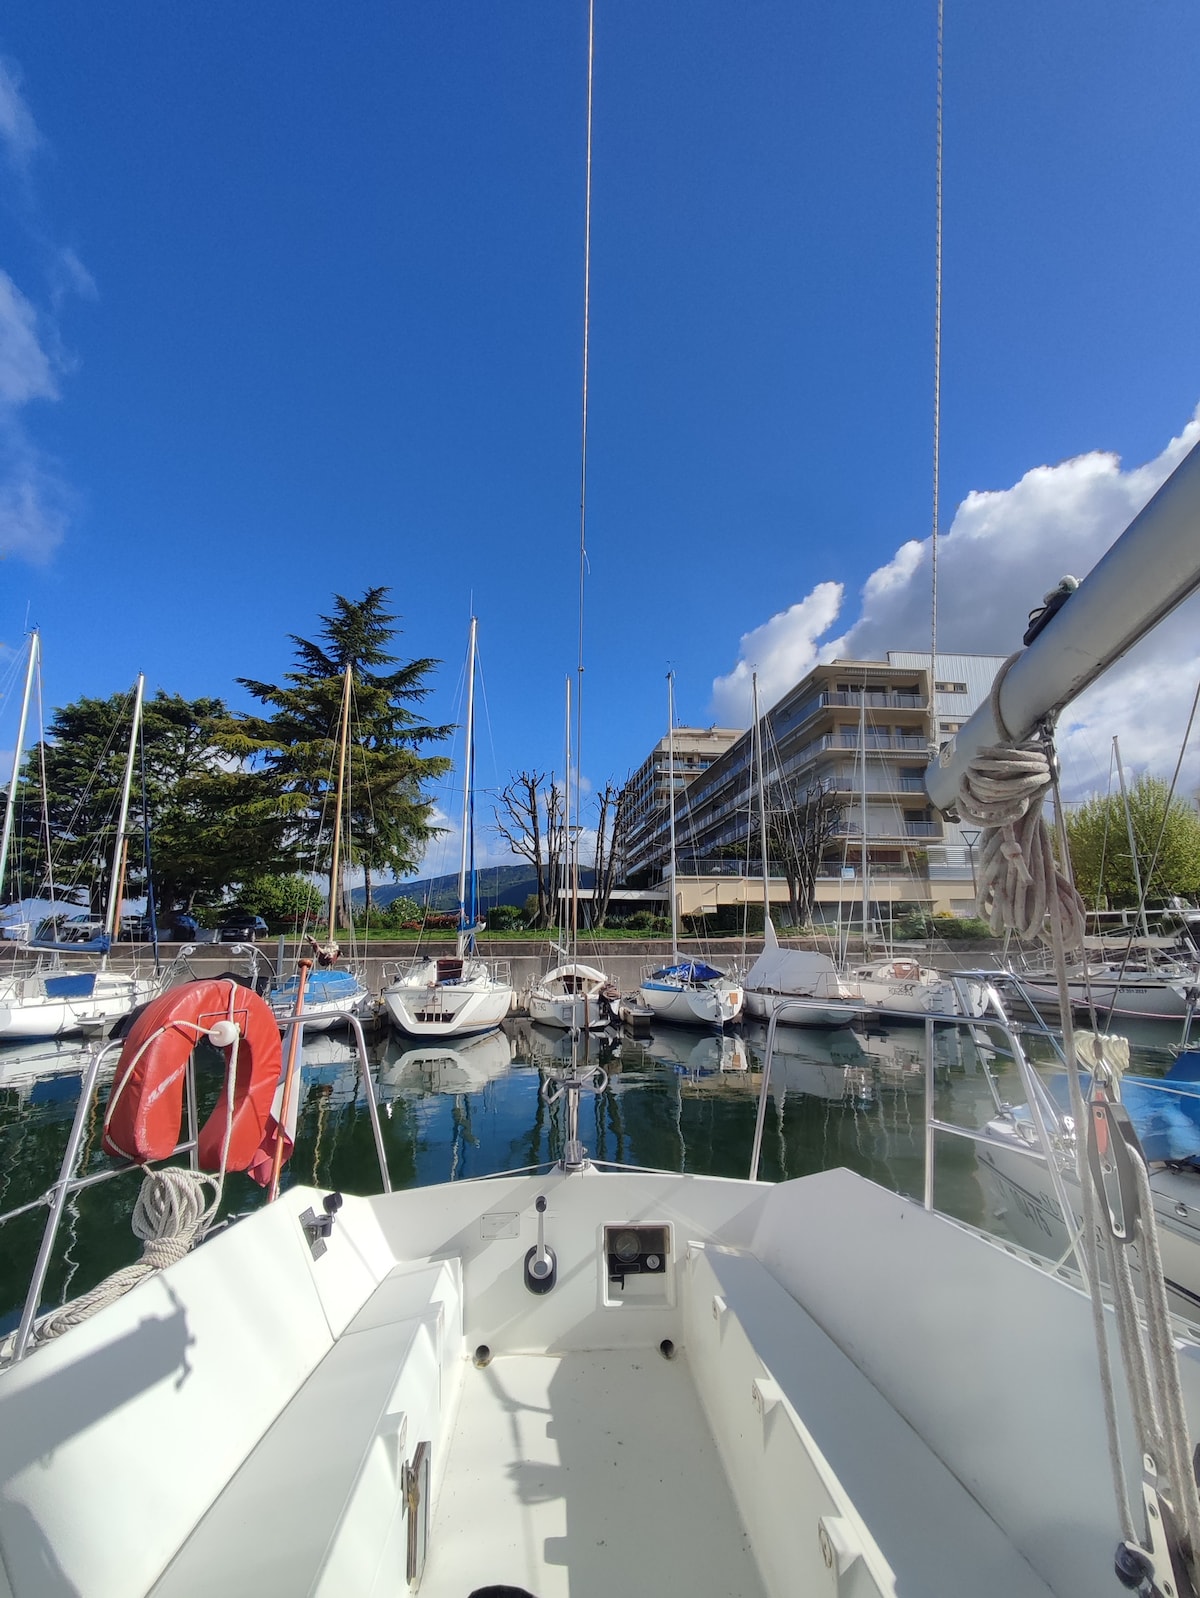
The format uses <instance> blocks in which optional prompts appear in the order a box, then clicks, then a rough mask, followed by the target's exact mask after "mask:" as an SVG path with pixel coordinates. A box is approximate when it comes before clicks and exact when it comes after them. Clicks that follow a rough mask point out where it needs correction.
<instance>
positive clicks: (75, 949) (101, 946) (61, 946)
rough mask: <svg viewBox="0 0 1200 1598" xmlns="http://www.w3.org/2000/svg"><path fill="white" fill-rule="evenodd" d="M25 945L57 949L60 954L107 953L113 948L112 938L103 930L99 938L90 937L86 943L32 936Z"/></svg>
mask: <svg viewBox="0 0 1200 1598" xmlns="http://www.w3.org/2000/svg"><path fill="white" fill-rule="evenodd" d="M25 947H26V948H27V949H56V950H57V951H58V952H59V953H60V954H107V953H108V951H109V949H111V948H112V939H111V938H110V937H109V935H108V933H107V932H102V933H101V934H100V936H99V937H98V938H89V939H88V941H87V942H86V943H56V942H55V940H54V939H53V938H30V940H29V942H28V943H27V944H26V945H25Z"/></svg>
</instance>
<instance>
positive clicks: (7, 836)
mask: <svg viewBox="0 0 1200 1598" xmlns="http://www.w3.org/2000/svg"><path fill="white" fill-rule="evenodd" d="M39 643H40V636H39V634H38V630H37V628H36V627H35V628H34V630H33V631H32V632H31V633H30V635H29V660H28V663H27V664H26V667H25V691H24V693H23V694H22V695H21V720H20V722H19V723H18V726H17V747H16V748H15V749H14V750H13V763H12V776H11V777H10V779H9V783H8V799H7V801H6V803H5V806H4V830H3V833H0V898H3V896H4V883H5V876H4V873H5V870H6V868H7V866H8V846H9V843H10V842H11V840H12V829H13V817H14V816H15V814H16V808H17V783H18V781H19V779H20V776H21V756H22V755H23V754H24V752H25V725H26V723H27V722H28V720H29V701H30V698H31V696H32V694H33V676H34V672H35V671H36V670H37V658H38V645H39Z"/></svg>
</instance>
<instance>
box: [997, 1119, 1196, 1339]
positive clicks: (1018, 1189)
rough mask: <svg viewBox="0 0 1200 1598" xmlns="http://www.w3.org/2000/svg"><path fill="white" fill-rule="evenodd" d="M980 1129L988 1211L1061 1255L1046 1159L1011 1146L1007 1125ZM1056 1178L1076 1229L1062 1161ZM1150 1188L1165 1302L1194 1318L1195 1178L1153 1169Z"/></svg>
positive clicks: (1078, 1213)
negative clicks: (1060, 1176) (1060, 1181)
mask: <svg viewBox="0 0 1200 1598" xmlns="http://www.w3.org/2000/svg"><path fill="white" fill-rule="evenodd" d="M985 1130H986V1131H987V1132H988V1133H989V1134H990V1141H989V1142H987V1143H980V1144H977V1145H976V1151H977V1153H978V1156H979V1168H980V1175H981V1180H982V1181H983V1184H984V1190H985V1192H986V1193H987V1196H988V1200H989V1202H990V1204H991V1206H992V1209H993V1213H994V1214H995V1215H996V1216H997V1217H998V1218H1000V1219H1002V1220H1003V1223H1004V1225H1005V1227H1006V1228H1007V1230H1008V1231H1009V1232H1011V1233H1012V1235H1013V1237H1014V1238H1016V1240H1017V1242H1019V1243H1020V1244H1021V1245H1022V1247H1024V1248H1027V1249H1029V1250H1031V1251H1032V1252H1033V1253H1035V1254H1041V1255H1043V1256H1044V1257H1046V1258H1047V1259H1055V1260H1057V1259H1060V1258H1061V1257H1062V1255H1063V1254H1065V1253H1066V1251H1067V1248H1068V1245H1069V1243H1070V1241H1071V1240H1070V1238H1069V1236H1068V1234H1067V1228H1066V1224H1065V1222H1064V1221H1063V1216H1062V1211H1061V1210H1060V1209H1059V1207H1058V1201H1057V1199H1056V1198H1055V1196H1054V1188H1053V1185H1052V1184H1051V1181H1050V1173H1049V1172H1048V1171H1047V1169H1046V1166H1045V1164H1044V1163H1043V1162H1042V1161H1041V1160H1037V1159H1034V1158H1032V1157H1031V1156H1030V1155H1028V1154H1023V1153H1021V1152H1020V1150H1019V1149H1018V1148H1016V1147H1015V1146H1014V1145H1015V1144H1016V1143H1017V1142H1018V1141H1020V1140H1019V1139H1018V1138H1017V1137H1016V1136H1015V1135H1014V1133H1013V1131H1012V1128H1011V1126H1010V1125H1008V1124H1007V1123H1005V1122H1000V1121H992V1122H989V1124H988V1126H987V1127H986V1128H985ZM1063 1182H1064V1186H1065V1188H1066V1192H1067V1198H1068V1202H1069V1204H1070V1207H1071V1210H1072V1213H1073V1216H1074V1222H1075V1226H1076V1227H1077V1228H1079V1227H1082V1225H1083V1200H1082V1196H1081V1193H1080V1188H1079V1179H1078V1177H1077V1175H1076V1173H1075V1170H1074V1167H1073V1166H1072V1165H1071V1164H1070V1163H1069V1162H1068V1164H1067V1166H1066V1167H1065V1169H1064V1170H1063ZM1150 1189H1151V1191H1152V1193H1153V1194H1154V1212H1155V1216H1156V1219H1157V1222H1158V1241H1159V1248H1160V1251H1161V1254H1162V1263H1163V1278H1164V1280H1165V1282H1166V1284H1167V1293H1168V1297H1169V1298H1170V1300H1171V1307H1172V1309H1174V1310H1175V1311H1176V1313H1177V1314H1180V1315H1184V1316H1186V1317H1187V1318H1188V1319H1189V1320H1195V1319H1196V1316H1197V1313H1198V1312H1200V1176H1197V1175H1196V1173H1194V1172H1190V1171H1189V1172H1181V1171H1171V1170H1166V1169H1162V1168H1154V1167H1152V1168H1151V1170H1150ZM1135 1274H1136V1266H1135Z"/></svg>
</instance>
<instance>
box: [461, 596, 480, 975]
mask: <svg viewBox="0 0 1200 1598" xmlns="http://www.w3.org/2000/svg"><path fill="white" fill-rule="evenodd" d="M478 626H479V623H478V621H477V620H476V618H475V617H474V616H472V617H471V632H470V637H469V640H468V643H467V728H466V749H465V754H464V758H463V808H462V850H461V852H460V854H459V862H458V957H459V959H460V960H461V959H462V957H463V955H464V954H466V953H467V952H468V950H469V949H471V948H473V947H474V943H475V929H474V927H473V926H472V925H470V924H469V923H468V921H467V862H468V859H469V860H470V865H471V872H472V875H474V870H475V855H474V849H473V848H472V843H473V840H472V837H471V798H472V793H473V790H474V787H475V632H476V629H477V628H478Z"/></svg>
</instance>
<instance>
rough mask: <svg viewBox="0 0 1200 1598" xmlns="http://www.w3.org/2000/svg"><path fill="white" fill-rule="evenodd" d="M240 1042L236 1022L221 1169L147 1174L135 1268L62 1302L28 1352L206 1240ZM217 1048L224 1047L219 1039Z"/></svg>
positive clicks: (8, 1353)
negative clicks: (212, 1172)
mask: <svg viewBox="0 0 1200 1598" xmlns="http://www.w3.org/2000/svg"><path fill="white" fill-rule="evenodd" d="M235 995H236V984H235V983H233V982H231V983H230V984H229V1016H228V1019H229V1021H230V1022H233V1018H234V1005H235ZM174 1024H175V1025H180V1026H189V1027H192V1028H193V1030H195V1032H196V1033H197V1034H198V1035H205V1033H206V1032H207V1033H208V1035H210V1036H211V1035H212V1031H211V1030H210V1029H206V1028H204V1027H201V1026H198V1025H194V1024H193V1023H190V1022H176V1023H174ZM162 1030H166V1029H165V1028H164V1029H162ZM161 1035H162V1031H159V1032H156V1033H155V1034H154V1035H153V1036H152V1037H151V1038H149V1039H148V1040H147V1041H146V1043H144V1044H143V1045H142V1048H141V1049H140V1050H139V1051H138V1054H137V1055H136V1057H135V1060H136V1059H140V1058H141V1056H142V1055H143V1054H144V1053H145V1052H146V1049H147V1048H148V1047H149V1045H150V1044H151V1043H152V1042H154V1041H155V1039H156V1038H158V1037H160V1036H161ZM241 1042H242V1034H241V1029H240V1028H238V1027H237V1026H236V1024H235V1026H234V1034H233V1039H232V1043H231V1045H230V1047H231V1054H230V1058H229V1064H228V1066H227V1067H226V1071H225V1136H224V1139H223V1140H222V1143H221V1165H220V1169H219V1170H218V1171H217V1174H216V1175H215V1176H210V1175H208V1174H207V1173H206V1172H204V1171H193V1170H189V1169H188V1168H186V1167H185V1166H179V1165H167V1166H164V1167H162V1169H161V1170H157V1171H149V1170H148V1171H147V1172H146V1174H145V1175H144V1176H143V1178H142V1185H141V1187H140V1188H139V1190H138V1196H137V1200H136V1202H135V1203H134V1207H133V1215H132V1217H131V1219H130V1226H131V1228H132V1230H133V1235H134V1236H135V1237H137V1238H140V1239H141V1242H142V1257H141V1259H140V1260H135V1261H134V1263H133V1264H132V1265H126V1266H123V1267H122V1269H121V1270H119V1271H114V1272H113V1274H112V1275H111V1276H106V1277H105V1279H104V1280H103V1281H102V1282H99V1283H98V1284H97V1285H96V1286H95V1287H93V1288H92V1289H91V1291H90V1292H87V1293H81V1294H80V1296H79V1297H78V1298H73V1299H72V1300H71V1301H70V1303H69V1304H64V1305H63V1306H62V1308H61V1309H57V1310H55V1311H54V1312H53V1314H51V1315H47V1316H46V1317H45V1318H44V1319H43V1320H41V1321H39V1322H37V1323H36V1324H35V1326H34V1328H33V1332H32V1335H31V1337H30V1340H29V1347H30V1349H33V1348H36V1347H37V1346H38V1345H39V1344H42V1343H47V1342H49V1341H50V1340H51V1339H52V1338H55V1337H61V1336H62V1334H63V1333H64V1332H69V1331H70V1330H71V1328H72V1327H73V1326H79V1325H80V1324H81V1323H82V1322H83V1321H86V1320H88V1319H89V1318H90V1317H91V1316H93V1315H95V1314H97V1313H98V1312H99V1311H100V1310H102V1309H103V1308H104V1307H105V1306H106V1305H108V1304H114V1303H116V1301H117V1299H119V1298H123V1297H124V1296H125V1294H126V1293H128V1292H129V1291H130V1289H131V1288H134V1287H136V1286H137V1284H138V1283H139V1282H140V1281H142V1280H143V1279H144V1278H145V1277H147V1276H153V1275H154V1273H155V1272H156V1271H161V1270H165V1269H166V1267H167V1266H168V1265H176V1264H178V1262H179V1261H180V1260H181V1259H183V1257H184V1255H185V1254H187V1253H189V1252H190V1250H191V1249H193V1248H194V1247H195V1246H196V1244H197V1243H200V1242H203V1240H204V1238H205V1236H206V1234H207V1233H208V1230H209V1228H210V1227H211V1226H212V1224H213V1222H214V1220H216V1217H217V1211H218V1210H219V1209H220V1207H221V1198H222V1195H223V1193H224V1189H225V1172H226V1167H227V1165H228V1161H229V1143H230V1139H231V1138H232V1136H233V1101H234V1094H235V1087H236V1082H237V1068H238V1054H239V1051H240V1048H241ZM218 1046H219V1047H222V1046H224V1045H223V1044H221V1043H220V1042H219V1040H218ZM131 1073H132V1066H131V1068H130V1070H129V1071H127V1072H126V1073H125V1076H124V1078H123V1079H122V1080H121V1081H120V1082H119V1083H116V1082H115V1083H114V1085H113V1093H114V1095H117V1094H119V1093H120V1092H122V1091H123V1090H124V1087H125V1085H126V1083H127V1082H128V1080H129V1077H130V1075H131ZM208 1187H211V1188H212V1190H213V1196H212V1200H211V1202H206V1194H205V1189H206V1188H208ZM16 1336H17V1334H16V1333H15V1332H13V1333H10V1335H9V1336H8V1337H6V1338H4V1340H3V1341H0V1366H2V1365H4V1364H6V1363H7V1362H8V1361H9V1360H10V1359H11V1358H12V1353H13V1349H14V1347H15V1344H16Z"/></svg>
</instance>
